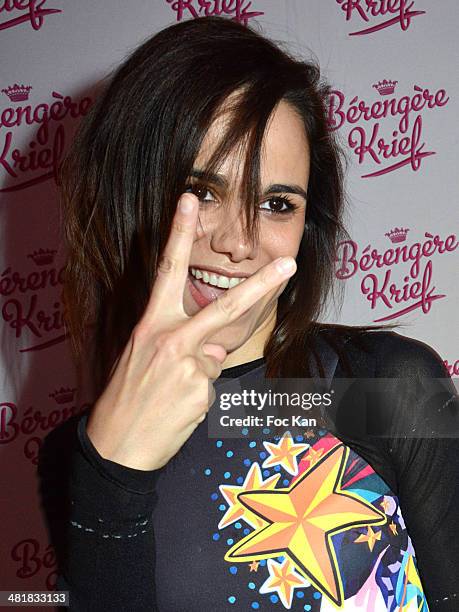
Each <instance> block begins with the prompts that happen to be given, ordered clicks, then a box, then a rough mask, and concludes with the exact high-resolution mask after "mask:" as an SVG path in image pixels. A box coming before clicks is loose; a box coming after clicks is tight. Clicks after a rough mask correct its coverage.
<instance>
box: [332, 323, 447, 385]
mask: <svg viewBox="0 0 459 612" xmlns="http://www.w3.org/2000/svg"><path fill="white" fill-rule="evenodd" d="M320 335H321V337H322V338H323V339H324V340H326V341H327V342H328V343H329V344H330V345H332V346H334V348H335V350H336V351H337V352H338V353H339V354H340V357H341V360H342V361H347V362H348V363H349V364H350V366H351V368H352V370H353V372H354V374H355V375H359V371H360V370H362V371H366V372H367V375H369V373H370V372H372V373H373V375H375V376H379V377H388V378H392V377H412V376H421V377H422V376H426V377H431V378H444V377H449V373H448V370H447V368H446V366H445V364H444V361H443V359H442V358H441V356H440V354H439V353H438V352H437V351H436V350H435V349H434V348H433V347H432V346H431V345H429V344H428V343H426V342H423V341H421V340H418V339H415V338H412V337H409V336H405V335H403V334H400V333H398V332H395V331H392V330H371V329H370V330H369V329H364V328H361V327H353V326H344V325H343V326H341V325H329V326H326V327H324V328H322V329H321V332H320Z"/></svg>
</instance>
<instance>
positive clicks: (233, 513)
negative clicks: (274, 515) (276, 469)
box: [218, 463, 280, 529]
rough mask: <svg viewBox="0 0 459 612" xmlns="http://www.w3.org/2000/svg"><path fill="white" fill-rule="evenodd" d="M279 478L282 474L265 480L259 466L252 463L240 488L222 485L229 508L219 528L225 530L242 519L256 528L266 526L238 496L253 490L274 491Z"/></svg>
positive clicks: (221, 489)
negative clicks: (224, 528)
mask: <svg viewBox="0 0 459 612" xmlns="http://www.w3.org/2000/svg"><path fill="white" fill-rule="evenodd" d="M279 478H280V474H275V475H274V476H270V477H269V478H267V479H266V480H263V476H262V474H261V469H260V466H259V464H258V463H252V465H251V466H250V470H249V471H248V472H247V476H246V477H245V480H244V482H243V484H242V485H241V486H240V487H239V486H235V485H220V486H219V489H220V492H221V494H222V495H223V497H224V498H225V499H226V501H227V502H228V504H229V507H228V510H227V511H226V512H225V514H224V516H223V517H222V518H221V520H220V522H219V523H218V528H219V529H223V527H227V526H228V525H231V523H234V522H236V521H238V520H239V519H241V518H242V519H243V520H244V521H246V523H248V524H249V525H251V526H252V527H255V528H257V527H261V526H262V525H265V524H266V523H265V521H262V520H261V519H259V518H258V517H257V516H256V515H255V514H253V513H252V512H250V511H249V510H247V508H246V507H245V506H243V505H242V504H241V503H240V502H239V501H238V499H237V496H238V494H239V493H242V492H243V491H251V490H253V489H257V490H260V489H261V490H262V491H264V490H269V489H274V487H275V486H276V484H277V481H278V480H279Z"/></svg>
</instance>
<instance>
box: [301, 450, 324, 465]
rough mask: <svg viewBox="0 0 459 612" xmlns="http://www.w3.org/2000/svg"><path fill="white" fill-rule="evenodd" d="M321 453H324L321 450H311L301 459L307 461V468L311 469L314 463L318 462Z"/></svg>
mask: <svg viewBox="0 0 459 612" xmlns="http://www.w3.org/2000/svg"><path fill="white" fill-rule="evenodd" d="M323 452H324V449H323V448H319V449H318V450H315V449H313V448H311V449H310V450H309V453H308V454H307V455H305V456H304V457H303V459H305V460H307V461H309V467H310V468H311V467H312V466H313V465H314V464H315V463H317V462H318V461H319V459H320V458H321V457H322V455H323Z"/></svg>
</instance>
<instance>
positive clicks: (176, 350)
mask: <svg viewBox="0 0 459 612" xmlns="http://www.w3.org/2000/svg"><path fill="white" fill-rule="evenodd" d="M155 345H156V346H157V347H158V349H159V350H160V351H161V352H162V353H164V354H165V355H167V357H168V358H169V359H174V358H176V357H178V355H179V354H180V351H181V348H182V347H181V342H180V339H179V337H178V336H177V335H176V334H174V333H173V332H170V331H162V332H159V333H158V335H157V336H156V339H155Z"/></svg>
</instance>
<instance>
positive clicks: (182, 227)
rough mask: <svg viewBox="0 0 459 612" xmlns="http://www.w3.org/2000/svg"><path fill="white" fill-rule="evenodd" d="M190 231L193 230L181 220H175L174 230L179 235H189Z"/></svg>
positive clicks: (173, 223)
mask: <svg viewBox="0 0 459 612" xmlns="http://www.w3.org/2000/svg"><path fill="white" fill-rule="evenodd" d="M190 229H191V228H190V226H189V225H188V224H187V223H183V222H182V221H180V220H179V219H174V221H173V222H172V230H173V231H174V232H176V233H177V234H188V233H189V232H190Z"/></svg>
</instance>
